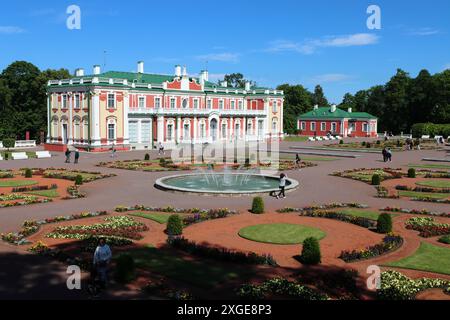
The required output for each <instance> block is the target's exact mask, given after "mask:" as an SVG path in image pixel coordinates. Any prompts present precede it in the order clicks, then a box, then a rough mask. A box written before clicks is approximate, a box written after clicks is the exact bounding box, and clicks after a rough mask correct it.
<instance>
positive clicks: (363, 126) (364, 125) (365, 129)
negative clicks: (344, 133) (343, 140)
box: [362, 123, 369, 132]
mask: <svg viewBox="0 0 450 320" xmlns="http://www.w3.org/2000/svg"><path fill="white" fill-rule="evenodd" d="M362 128H363V132H369V125H368V124H367V123H363V125H362Z"/></svg>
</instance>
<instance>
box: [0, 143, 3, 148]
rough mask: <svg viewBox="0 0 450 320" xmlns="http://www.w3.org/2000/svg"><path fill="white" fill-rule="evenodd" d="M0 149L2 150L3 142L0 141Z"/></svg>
mask: <svg viewBox="0 0 450 320" xmlns="http://www.w3.org/2000/svg"><path fill="white" fill-rule="evenodd" d="M0 149H3V141H0Z"/></svg>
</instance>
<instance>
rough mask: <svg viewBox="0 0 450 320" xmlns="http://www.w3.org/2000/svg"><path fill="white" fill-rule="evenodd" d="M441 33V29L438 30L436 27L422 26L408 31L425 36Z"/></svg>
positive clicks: (411, 33) (412, 34) (409, 33)
mask: <svg viewBox="0 0 450 320" xmlns="http://www.w3.org/2000/svg"><path fill="white" fill-rule="evenodd" d="M439 33H441V31H440V30H438V29H434V28H420V29H413V30H410V31H409V32H408V35H410V36H420V37H425V36H432V35H435V34H439Z"/></svg>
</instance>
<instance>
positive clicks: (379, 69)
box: [0, 0, 450, 103]
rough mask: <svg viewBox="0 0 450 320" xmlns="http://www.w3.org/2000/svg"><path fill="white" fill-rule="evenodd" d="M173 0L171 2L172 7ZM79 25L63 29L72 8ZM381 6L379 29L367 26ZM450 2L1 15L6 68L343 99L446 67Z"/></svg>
mask: <svg viewBox="0 0 450 320" xmlns="http://www.w3.org/2000/svg"><path fill="white" fill-rule="evenodd" d="M169 3H170V4H169ZM72 4H75V5H78V6H79V7H80V8H81V30H69V29H68V28H67V27H66V19H67V17H68V14H66V9H67V7H68V6H69V5H72ZM371 4H376V5H378V6H379V7H380V8H381V19H382V20H381V23H382V29H381V30H369V29H368V28H367V26H366V20H367V18H368V16H369V15H368V14H367V13H366V10H367V7H368V6H369V5H371ZM449 32H450V2H449V1H448V0H433V1H411V0H409V1H406V0H395V1H392V0H391V1H388V0H373V1H365V0H339V1H334V0H333V1H332V0H328V1H325V0H315V1H300V0H277V1H273V0H272V1H268V0H267V1H266V0H259V1H256V0H226V1H220V0H217V1H208V0H196V1H181V0H172V1H170V2H166V1H152V0H147V1H138V0H135V1H112V0H110V1H105V0H96V1H94V0H89V1H79V0H72V1H64V0H58V1H46V0H40V1H23V0H15V1H7V2H5V3H2V10H1V12H0V69H4V68H5V67H6V66H7V65H8V64H10V63H11V62H13V61H15V60H27V61H30V62H32V63H34V64H35V65H37V66H38V67H39V68H41V69H44V68H61V67H64V68H68V69H69V70H71V71H72V72H73V70H74V69H75V68H78V67H83V68H85V69H86V72H87V73H90V71H91V69H92V65H94V64H100V65H103V64H104V54H103V52H104V51H105V50H106V52H107V53H106V69H107V70H119V71H135V70H136V61H138V60H144V61H145V71H146V72H151V73H165V74H167V73H172V72H173V66H174V65H175V64H182V65H186V66H187V68H188V73H190V74H192V75H196V74H197V73H198V72H199V71H200V70H201V69H204V68H205V67H206V61H208V64H207V66H208V69H209V72H210V75H211V77H212V78H213V80H215V79H217V78H220V77H221V76H222V75H223V74H226V73H231V72H241V73H243V74H245V76H246V77H247V78H249V79H253V80H255V81H256V82H257V83H258V85H263V86H271V87H274V86H276V85H278V84H281V83H291V84H297V83H300V84H303V85H304V86H306V87H308V88H310V89H313V88H314V86H315V85H316V84H321V85H322V86H323V87H324V90H325V93H326V95H327V97H328V98H329V100H330V101H332V102H337V103H339V102H340V100H341V98H342V96H343V95H344V94H345V93H346V92H351V93H354V92H356V91H357V90H360V89H366V88H368V87H370V86H372V85H376V84H381V83H384V82H385V81H387V80H388V79H389V78H390V77H391V76H392V75H393V74H394V73H395V71H396V69H397V68H402V69H404V70H406V71H408V72H410V73H411V75H413V76H415V75H416V74H417V73H418V72H419V71H420V70H421V69H423V68H427V69H428V70H430V72H432V73H435V72H440V71H443V70H444V69H446V68H450V33H449Z"/></svg>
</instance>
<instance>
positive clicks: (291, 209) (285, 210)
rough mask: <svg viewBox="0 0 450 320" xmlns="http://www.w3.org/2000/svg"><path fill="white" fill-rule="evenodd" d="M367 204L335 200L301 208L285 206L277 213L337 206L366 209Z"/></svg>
mask: <svg viewBox="0 0 450 320" xmlns="http://www.w3.org/2000/svg"><path fill="white" fill-rule="evenodd" d="M368 207H369V206H368V205H365V204H360V203H341V202H335V203H330V204H324V205H317V206H309V207H303V208H290V207H286V208H283V209H279V210H277V212H278V213H291V212H298V213H302V212H305V211H315V210H329V209H338V208H358V209H366V208H368Z"/></svg>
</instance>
